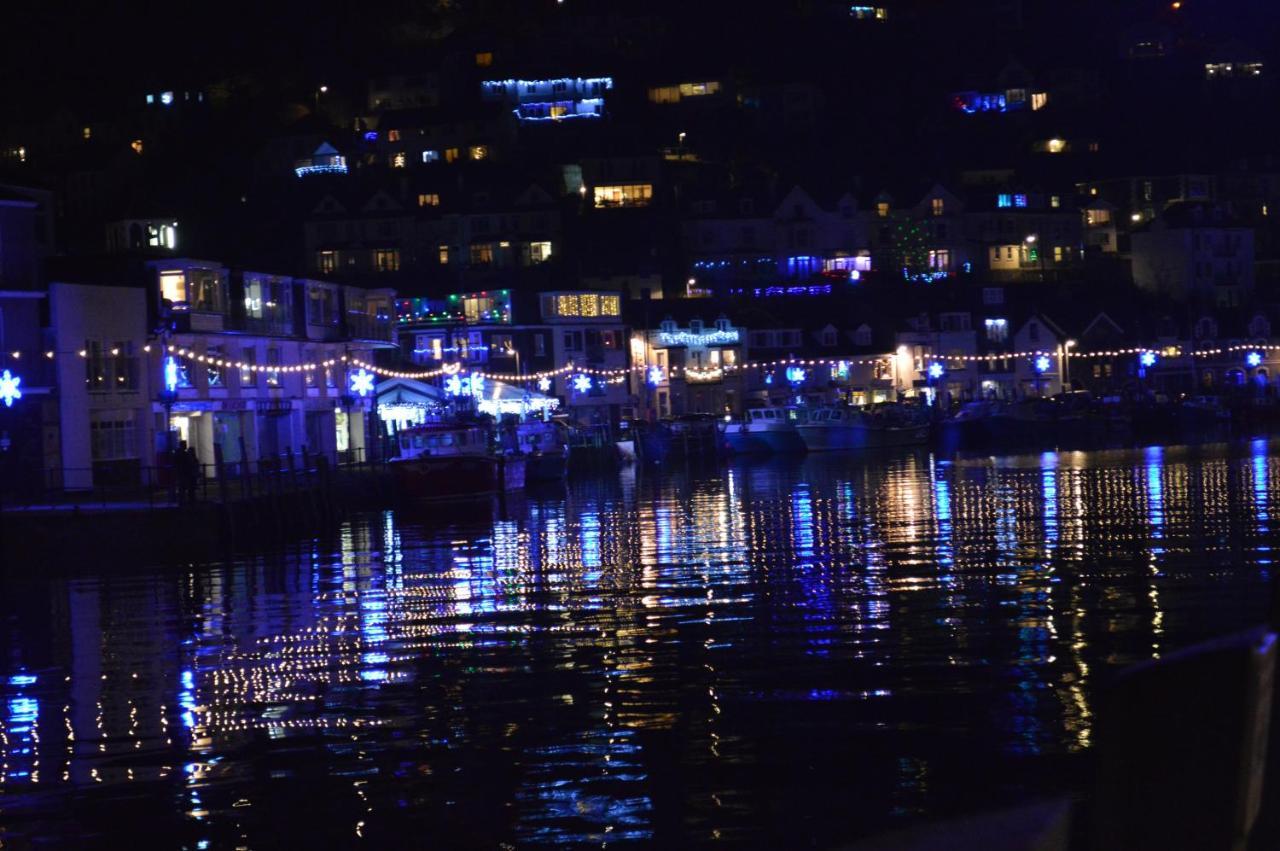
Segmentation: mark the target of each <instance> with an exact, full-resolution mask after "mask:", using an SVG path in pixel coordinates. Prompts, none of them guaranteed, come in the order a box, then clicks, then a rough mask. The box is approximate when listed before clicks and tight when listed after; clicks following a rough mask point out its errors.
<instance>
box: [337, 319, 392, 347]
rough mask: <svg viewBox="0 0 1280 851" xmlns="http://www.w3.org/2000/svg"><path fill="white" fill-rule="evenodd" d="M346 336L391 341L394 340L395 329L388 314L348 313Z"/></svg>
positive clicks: (381, 341)
mask: <svg viewBox="0 0 1280 851" xmlns="http://www.w3.org/2000/svg"><path fill="white" fill-rule="evenodd" d="M347 336H348V337H350V338H351V339H353V340H370V341H372V342H376V343H393V342H395V329H394V327H393V323H392V322H391V317H389V316H370V315H368V314H365V313H348V314H347Z"/></svg>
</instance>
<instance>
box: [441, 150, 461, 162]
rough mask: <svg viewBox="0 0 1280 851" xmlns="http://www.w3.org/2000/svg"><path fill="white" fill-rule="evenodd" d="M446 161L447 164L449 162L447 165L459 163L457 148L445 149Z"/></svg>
mask: <svg viewBox="0 0 1280 851" xmlns="http://www.w3.org/2000/svg"><path fill="white" fill-rule="evenodd" d="M444 161H445V162H447V163H452V162H457V161H458V149H457V148H445V149H444Z"/></svg>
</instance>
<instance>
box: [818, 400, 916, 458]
mask: <svg viewBox="0 0 1280 851" xmlns="http://www.w3.org/2000/svg"><path fill="white" fill-rule="evenodd" d="M796 430H797V431H798V432H799V433H800V439H801V440H802V441H804V445H805V447H806V448H807V449H808V450H809V451H810V452H828V451H833V450H841V449H878V448H882V447H890V446H918V445H920V444H922V443H925V442H927V441H928V440H929V426H928V424H927V423H918V422H910V421H909V420H906V419H902V418H897V417H893V416H890V415H886V414H871V413H867V412H866V411H862V410H859V409H858V408H851V407H831V408H817V409H815V410H812V411H810V412H809V416H808V417H807V418H805V420H804V421H803V422H800V423H799V424H798V425H797V426H796Z"/></svg>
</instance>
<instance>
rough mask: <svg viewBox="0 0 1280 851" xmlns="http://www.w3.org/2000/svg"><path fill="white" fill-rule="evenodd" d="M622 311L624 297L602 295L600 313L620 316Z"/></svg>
mask: <svg viewBox="0 0 1280 851" xmlns="http://www.w3.org/2000/svg"><path fill="white" fill-rule="evenodd" d="M621 313H622V299H621V297H620V296H616V295H602V296H600V315H601V316H619V315H621Z"/></svg>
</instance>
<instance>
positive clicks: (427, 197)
mask: <svg viewBox="0 0 1280 851" xmlns="http://www.w3.org/2000/svg"><path fill="white" fill-rule="evenodd" d="M418 206H419V207H439V206H440V196H439V195H438V194H437V193H435V192H423V193H420V194H419V195H418Z"/></svg>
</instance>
